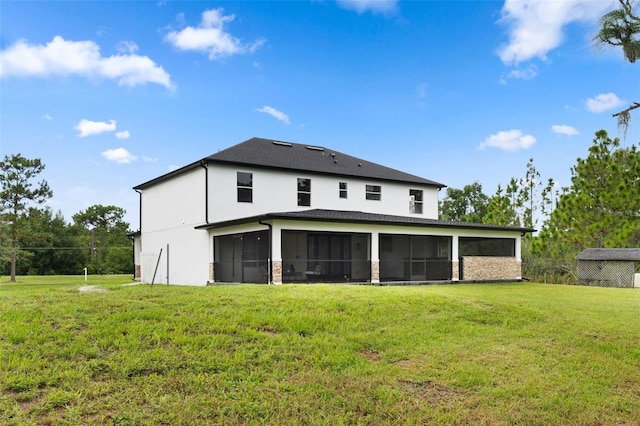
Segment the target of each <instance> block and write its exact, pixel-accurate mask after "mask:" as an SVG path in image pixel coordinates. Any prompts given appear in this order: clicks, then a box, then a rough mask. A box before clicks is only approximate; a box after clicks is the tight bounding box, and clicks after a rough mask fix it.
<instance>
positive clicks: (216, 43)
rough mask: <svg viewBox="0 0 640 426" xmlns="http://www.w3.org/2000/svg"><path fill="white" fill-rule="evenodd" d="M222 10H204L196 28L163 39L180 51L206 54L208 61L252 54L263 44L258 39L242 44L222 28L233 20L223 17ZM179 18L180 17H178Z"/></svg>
mask: <svg viewBox="0 0 640 426" xmlns="http://www.w3.org/2000/svg"><path fill="white" fill-rule="evenodd" d="M223 13H224V9H222V8H218V9H212V10H206V11H204V12H203V13H202V21H201V22H200V25H199V26H197V27H186V28H184V29H182V30H180V31H171V32H169V34H167V35H166V37H165V39H166V40H167V41H168V42H170V43H171V44H173V45H174V46H175V47H177V48H178V49H181V50H196V51H201V52H206V53H207V54H208V55H209V59H211V60H215V59H221V58H224V57H226V56H231V55H237V54H241V53H253V52H254V51H255V50H256V49H258V48H260V47H261V46H262V45H263V44H264V39H263V38H259V39H257V40H256V41H254V42H253V43H251V44H243V43H242V42H241V41H240V40H239V39H237V38H236V37H234V36H232V35H231V34H230V33H229V32H227V31H226V30H225V28H224V26H225V24H226V23H227V22H231V21H233V20H234V19H235V15H224V14H223ZM179 17H180V16H179Z"/></svg>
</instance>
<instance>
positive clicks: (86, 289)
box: [78, 285, 107, 293]
mask: <svg viewBox="0 0 640 426" xmlns="http://www.w3.org/2000/svg"><path fill="white" fill-rule="evenodd" d="M78 291H79V292H80V293H106V292H107V289H106V288H100V287H96V286H95V285H85V286H82V287H80V288H78Z"/></svg>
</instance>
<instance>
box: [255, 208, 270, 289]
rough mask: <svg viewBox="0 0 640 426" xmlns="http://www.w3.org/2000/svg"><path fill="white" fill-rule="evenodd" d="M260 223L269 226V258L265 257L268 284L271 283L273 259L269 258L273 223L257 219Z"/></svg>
mask: <svg viewBox="0 0 640 426" xmlns="http://www.w3.org/2000/svg"><path fill="white" fill-rule="evenodd" d="M258 223H259V224H260V225H265V226H267V227H268V228H269V259H267V269H268V270H269V282H268V284H271V283H273V267H272V265H273V261H272V259H271V254H272V253H271V244H273V225H271V224H270V223H265V222H263V221H261V220H259V221H258Z"/></svg>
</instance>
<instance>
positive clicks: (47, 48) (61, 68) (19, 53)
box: [0, 36, 173, 89]
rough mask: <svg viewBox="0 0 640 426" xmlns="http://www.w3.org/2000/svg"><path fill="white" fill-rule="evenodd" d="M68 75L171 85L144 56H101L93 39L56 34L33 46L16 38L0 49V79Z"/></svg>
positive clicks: (160, 69)
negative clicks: (75, 38)
mask: <svg viewBox="0 0 640 426" xmlns="http://www.w3.org/2000/svg"><path fill="white" fill-rule="evenodd" d="M131 48H132V47H131V45H129V49H131ZM70 75H78V76H81V77H86V78H108V79H113V80H117V81H118V84H119V85H120V86H136V85H138V84H146V83H156V84H160V85H162V86H165V87H166V88H168V89H172V88H173V83H172V82H171V77H170V76H169V74H167V72H166V71H165V70H164V69H163V68H162V67H160V66H158V65H157V64H156V63H155V62H153V61H152V60H151V59H149V58H148V57H147V56H140V55H134V54H120V55H114V56H109V57H103V56H102V55H101V53H100V47H99V46H98V45H97V44H96V43H94V42H93V41H67V40H65V39H63V38H62V37H60V36H55V37H54V38H53V40H52V41H50V42H49V43H47V44H46V45H33V44H29V43H27V42H26V41H25V40H19V41H18V42H16V43H15V44H14V45H13V46H10V47H9V48H7V49H5V50H3V51H1V52H0V78H6V77H10V76H16V77H43V78H44V77H50V76H70Z"/></svg>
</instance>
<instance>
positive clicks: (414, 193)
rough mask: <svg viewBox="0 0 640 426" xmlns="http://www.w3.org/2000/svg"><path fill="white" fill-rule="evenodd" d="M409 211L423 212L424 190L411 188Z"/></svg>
mask: <svg viewBox="0 0 640 426" xmlns="http://www.w3.org/2000/svg"><path fill="white" fill-rule="evenodd" d="M409 213H418V214H422V190H421V189H410V190H409Z"/></svg>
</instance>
